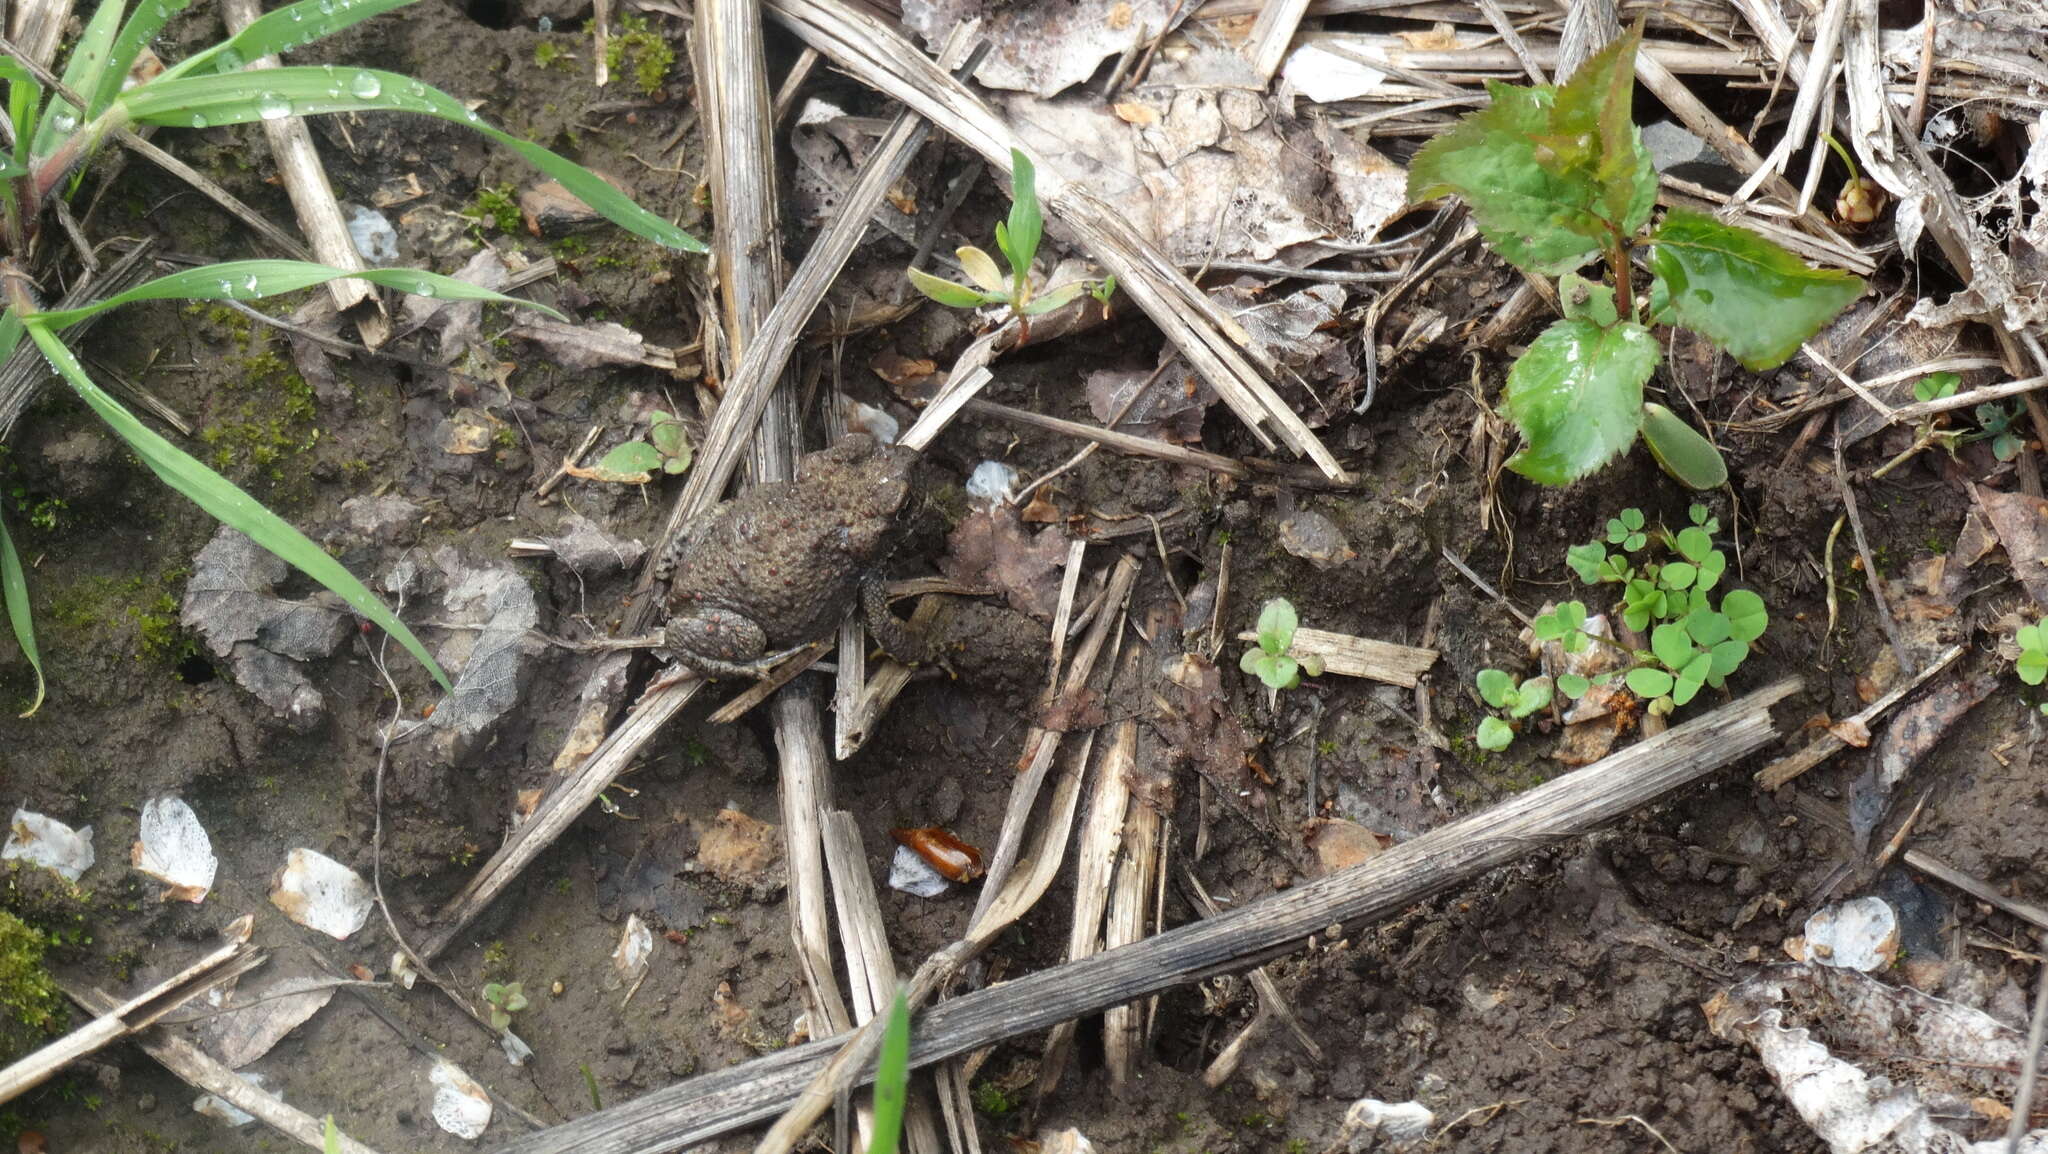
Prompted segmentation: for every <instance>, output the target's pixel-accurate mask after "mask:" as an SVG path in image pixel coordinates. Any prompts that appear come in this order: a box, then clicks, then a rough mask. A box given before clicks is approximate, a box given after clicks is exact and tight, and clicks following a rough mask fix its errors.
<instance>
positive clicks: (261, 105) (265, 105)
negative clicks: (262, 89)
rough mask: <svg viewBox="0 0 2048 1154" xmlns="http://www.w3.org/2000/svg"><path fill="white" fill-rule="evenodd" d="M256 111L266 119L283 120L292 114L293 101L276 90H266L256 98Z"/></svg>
mask: <svg viewBox="0 0 2048 1154" xmlns="http://www.w3.org/2000/svg"><path fill="white" fill-rule="evenodd" d="M256 111H257V113H258V114H259V115H261V116H262V117H263V119H265V120H283V119H284V118H285V117H287V116H290V115H291V114H292V102H291V101H289V100H286V99H285V98H284V97H282V96H279V95H278V94H277V93H275V92H266V93H264V94H263V95H261V96H258V97H257V98H256Z"/></svg>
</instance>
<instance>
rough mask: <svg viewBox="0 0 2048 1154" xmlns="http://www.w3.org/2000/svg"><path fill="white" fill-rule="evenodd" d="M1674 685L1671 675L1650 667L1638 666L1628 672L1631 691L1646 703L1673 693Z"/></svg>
mask: <svg viewBox="0 0 2048 1154" xmlns="http://www.w3.org/2000/svg"><path fill="white" fill-rule="evenodd" d="M1673 683H1674V682H1673V678H1672V676H1671V675H1670V674H1669V673H1666V672H1664V671H1663V670H1661V669H1656V668H1653V667H1651V666H1648V665H1638V666H1636V667H1635V668H1634V669H1631V670H1629V671H1628V688H1629V691H1630V692H1631V693H1634V694H1635V695H1636V696H1637V697H1640V698H1643V699H1644V700H1646V701H1647V700H1649V699H1650V698H1653V697H1662V696H1664V695H1665V694H1667V693H1669V692H1671V686H1672V685H1673Z"/></svg>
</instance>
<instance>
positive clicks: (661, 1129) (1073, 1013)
mask: <svg viewBox="0 0 2048 1154" xmlns="http://www.w3.org/2000/svg"><path fill="white" fill-rule="evenodd" d="M1798 688H1799V682H1798V681H1797V680H1796V679H1791V680H1786V681H1781V682H1778V683H1776V684H1774V685H1771V686H1768V687H1766V688H1764V689H1761V690H1758V691H1757V692H1755V693H1751V694H1749V695H1747V696H1745V697H1742V698H1739V699H1737V700H1735V701H1733V702H1730V703H1729V704H1727V705H1724V706H1722V707H1721V708H1719V709H1717V710H1715V711H1713V712H1712V713H1709V714H1705V715H1703V716H1701V717H1697V718H1694V719H1693V720H1691V721H1688V722H1686V723H1685V724H1683V725H1679V726H1675V727H1673V728H1671V729H1669V730H1667V731H1665V732H1664V733H1663V734H1660V735H1659V736H1657V737H1653V738H1651V739H1649V740H1647V741H1644V742H1641V743H1640V744H1637V745H1634V746H1631V747H1629V748H1628V749H1625V750H1623V751H1621V752H1620V753H1616V754H1612V755H1610V756H1608V757H1606V758H1603V759H1601V760H1600V761H1598V762H1595V763H1594V764H1592V765H1590V766H1587V767H1586V768H1584V769H1582V770H1579V771H1577V772H1575V773H1568V774H1566V775H1564V776H1563V777H1560V778H1557V779H1555V780H1553V781H1549V782H1546V783H1544V784H1543V785H1539V786H1537V787H1536V788H1535V789H1532V790H1530V791H1528V792H1527V793H1523V794H1520V795H1517V796H1515V797H1512V798H1509V799H1508V800H1506V801H1504V802H1502V803H1501V804H1499V805H1497V806H1494V807H1493V808H1491V809H1488V810H1486V811H1485V812H1483V813H1478V814H1474V815H1472V816H1471V817H1467V818H1463V819H1461V820H1459V821H1455V822H1452V823H1450V824H1449V825H1445V826H1441V827H1439V828H1437V829H1435V830H1432V831H1430V832H1429V833H1427V834H1424V835H1423V836H1421V837H1419V838H1416V839H1415V840H1413V841H1410V842H1405V843H1403V844H1401V845H1398V846H1395V847H1394V848H1392V849H1390V850H1388V851H1387V852H1386V853H1384V854H1381V855H1380V856H1378V857H1376V858H1374V859H1372V860H1371V861H1368V862H1366V863H1364V864H1363V865H1359V866H1356V867H1354V868H1352V869H1348V870H1344V871H1342V872H1340V873H1335V874H1331V875H1330V876H1328V877H1324V878H1319V879H1317V880H1315V881H1312V882H1308V883H1306V884H1304V885H1301V886H1298V887H1296V888H1294V889H1291V890H1284V891H1281V892H1279V893H1274V894H1269V895H1267V896H1265V897H1262V898H1258V899H1256V900H1254V901H1250V902H1247V903H1246V904H1244V905H1242V906H1240V907H1238V908H1237V909H1235V910H1231V911H1229V912H1228V913H1225V914H1222V915H1220V916H1218V917H1214V918H1209V919H1206V920H1204V921H1201V922H1196V923H1193V924H1191V925H1185V926H1180V927H1178V928H1176V929H1172V930H1168V931H1167V932H1166V933H1164V934H1161V935H1159V936H1157V937H1153V938H1148V939H1146V940H1145V941H1143V942H1140V943H1138V944H1137V945H1134V946H1127V947H1125V948H1123V949H1120V950H1111V951H1108V952H1106V953H1101V954H1096V955H1095V956H1093V957H1089V958H1084V959H1082V960H1081V961H1078V962H1075V963H1073V964H1071V965H1064V966H1057V967H1054V968H1052V969H1049V970H1042V971H1040V972H1038V973H1035V974H1030V975H1027V976H1025V977H1022V978H1017V979H1015V980H1012V981H1010V982H1006V983H1004V984H1003V985H1000V986H995V987H992V988H990V989H986V990H980V991H977V992H975V993H972V994H967V995H964V996H962V997H959V998H955V999H953V1000H952V1001H950V1002H945V1003H943V1004H941V1005H939V1006H936V1007H934V1008H932V1009H931V1010H929V1011H927V1012H926V1013H924V1014H923V1015H921V1016H920V1017H919V1018H918V1019H917V1022H916V1024H915V1026H914V1027H913V1034H912V1038H911V1061H912V1062H913V1063H914V1064H916V1065H920V1066H922V1065H927V1064H929V1063H932V1062H936V1061H940V1060H942V1059H945V1058H950V1057H952V1056H954V1055H956V1054H963V1053H966V1052H967V1051H969V1050H973V1049H978V1048H980V1047H982V1046H988V1045H992V1044H994V1043H996V1042H999V1041H1001V1040H1003V1039H1005V1038H1014V1037H1017V1036H1019V1035H1022V1034H1030V1033H1034V1032H1036V1031H1038V1030H1043V1029H1046V1028H1048V1027H1051V1026H1054V1025H1057V1024H1058V1023H1060V1022H1063V1021H1066V1020H1068V1019H1070V1018H1077V1017H1081V1016H1083V1015H1086V1014H1094V1013H1100V1012H1101V1011H1103V1010H1105V1009H1107V1008H1109V1007H1110V1006H1114V1005H1119V1004H1121V1003H1124V1002H1128V1001H1132V1000H1133V999H1136V998H1142V997H1145V996H1146V995H1148V994H1153V993H1157V992H1159V991H1161V990H1168V989H1172V988H1174V987H1176V986H1181V985H1186V984H1188V983H1190V982H1195V981H1199V980H1201V979H1202V978H1205V977H1210V976H1212V975H1215V974H1221V973H1230V972H1234V971H1239V970H1245V969H1249V968H1251V967H1253V966H1255V965H1258V964H1259V963H1261V962H1264V961H1267V960H1269V959H1271V958H1275V957H1279V956H1280V955H1282V954H1286V953H1290V952H1292V951H1294V950H1296V949H1298V948H1300V946H1301V944H1302V943H1303V942H1305V941H1306V940H1308V937H1309V936H1310V935H1311V934H1317V933H1321V932H1322V931H1323V930H1324V929H1326V928H1327V927H1328V926H1329V925H1331V924H1332V923H1344V924H1346V925H1358V924H1363V923H1365V922H1368V921H1372V920H1376V919H1379V918H1383V917H1386V916H1388V915H1390V914H1392V913H1395V912H1397V911H1399V910H1401V909H1404V908H1406V907H1407V906H1409V905H1411V904H1413V903H1414V902H1417V901H1420V900H1422V899H1423V898H1426V897H1429V896H1430V895H1432V894H1438V893H1442V892H1443V891H1445V890H1447V889H1450V888H1452V887H1454V886H1457V885H1459V884H1460V883H1463V882H1466V881H1470V880H1471V879H1473V878H1475V877H1477V876H1479V875H1480V874H1482V873H1485V872H1486V871H1487V870H1490V869H1493V868H1495V867H1497V866H1501V865H1505V864H1507V863H1508V862H1511V861H1513V860H1515V859H1516V858H1519V857H1521V856H1523V855H1525V854H1528V853H1530V852H1532V851H1535V850H1538V849H1542V848H1544V847H1546V846H1550V845H1554V844H1556V843H1557V842H1559V841H1562V840H1565V839H1567V838H1571V837H1575V836H1577V835H1579V834H1583V833H1586V832H1587V831H1589V830H1592V829H1594V828H1597V827H1598V826H1600V825H1602V824H1604V823H1606V822H1608V821H1611V820H1613V819H1614V818H1616V817H1619V816H1621V815H1622V814H1625V813H1628V812H1629V811H1631V810H1634V809H1636V808H1638V807H1640V806H1643V805H1647V804H1649V803H1650V802H1653V801H1655V800H1657V799H1658V798H1660V797H1662V796H1664V795H1665V794H1667V793H1669V792H1671V791H1672V790H1675V789H1678V788H1679V787H1681V786H1684V785H1687V784H1689V783H1691V782H1693V781H1696V780H1698V779H1699V778H1701V777H1704V776H1706V775H1707V774H1709V773H1712V772H1714V771H1715V770H1717V769H1720V768H1722V767H1724V766H1727V765H1729V764H1730V763H1732V762H1735V761H1739V760H1741V759H1742V758H1744V757H1747V756H1749V755H1750V754H1753V753H1755V752H1757V751H1758V750H1760V749H1762V748H1763V747H1764V746H1766V745H1767V744H1769V743H1770V742H1771V741H1773V740H1774V739H1775V738H1776V737H1777V729H1776V727H1775V726H1774V725H1773V724H1772V723H1771V718H1770V707H1771V706H1772V705H1774V704H1776V703H1777V702H1779V701H1782V700H1784V699H1785V698H1786V697H1787V696H1789V695H1791V694H1792V693H1794V692H1796V691H1797V690H1798ZM842 1041H843V1040H842V1039H837V1038H828V1039H825V1040H823V1041H819V1042H812V1043H810V1044H808V1045H804V1046H798V1047H793V1048H791V1049H788V1050H783V1051H780V1052H778V1053H775V1054H770V1055H768V1056H767V1057H764V1058H758V1059H755V1060H754V1061H751V1062H746V1063H742V1064H741V1065H738V1066H732V1067H729V1068H727V1069H724V1070H719V1071H715V1072H713V1073H710V1074H705V1075H702V1076H700V1077H697V1078H693V1079H691V1080H690V1081H687V1082H682V1083H678V1084H677V1085H674V1086H669V1087H667V1088H666V1089H662V1090H657V1091H655V1092H654V1093H652V1094H648V1095H646V1096H644V1097H642V1098H639V1099H636V1100H635V1101H632V1102H628V1103H625V1104H623V1105H619V1106H614V1107H611V1108H609V1109H606V1110H600V1111H597V1112H595V1113H592V1114H586V1115H584V1116H583V1117H581V1118H578V1119H576V1120H575V1121H573V1122H568V1123H565V1124H563V1125H561V1126H557V1127H555V1128H553V1129H551V1130H544V1131H542V1132H540V1133H538V1134H531V1135H528V1136H526V1137H524V1138H520V1139H517V1140H515V1141H513V1142H510V1143H507V1144H506V1145H504V1146H500V1147H498V1148H497V1151H496V1154H556V1152H566V1151H571V1150H573V1151H576V1152H577V1154H652V1152H654V1151H658V1150H669V1149H673V1148H675V1147H677V1146H681V1145H688V1144H691V1143H698V1142H706V1141H709V1140H710V1139H712V1138H714V1137H716V1136H718V1135H720V1134H725V1133H729V1132H731V1131H732V1130H734V1129H737V1128H739V1127H741V1126H745V1125H747V1124H748V1123H750V1122H753V1121H756V1120H758V1119H761V1118H765V1117H768V1116H770V1115H772V1114H774V1113H775V1112H776V1111H778V1110H780V1109H782V1108H783V1107H785V1106H786V1105H787V1104H788V1103H789V1102H790V1101H792V1100H793V1099H794V1098H795V1096H796V1095H797V1094H798V1093H799V1092H800V1091H801V1089H802V1088H803V1087H804V1086H805V1085H807V1084H808V1083H809V1081H810V1080H811V1078H812V1077H813V1076H814V1075H815V1074H816V1073H817V1072H818V1070H819V1069H821V1068H822V1067H823V1066H824V1065H825V1064H826V1063H827V1062H829V1061H831V1059H832V1056H833V1054H834V1053H835V1052H836V1050H837V1049H838V1047H839V1046H840V1045H841V1044H842Z"/></svg>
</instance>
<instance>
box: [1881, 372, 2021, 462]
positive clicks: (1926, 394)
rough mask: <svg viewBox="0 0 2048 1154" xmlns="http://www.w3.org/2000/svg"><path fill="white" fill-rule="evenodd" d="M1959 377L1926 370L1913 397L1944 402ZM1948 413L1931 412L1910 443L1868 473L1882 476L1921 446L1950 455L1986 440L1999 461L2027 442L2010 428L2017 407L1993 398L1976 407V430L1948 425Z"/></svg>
mask: <svg viewBox="0 0 2048 1154" xmlns="http://www.w3.org/2000/svg"><path fill="white" fill-rule="evenodd" d="M1962 383H1963V378H1962V377H1960V376H1958V375H1956V374H1955V373H1950V372H1940V373H1929V374H1927V375H1926V376H1924V377H1921V378H1920V379H1919V380H1917V381H1915V382H1913V399H1914V400H1915V401H1917V402H1919V403H1921V404H1925V403H1927V402H1928V401H1945V400H1947V399H1948V398H1950V397H1953V396H1955V395H1956V390H1957V389H1959V388H1961V387H1962ZM1948 417H1949V414H1948V413H1945V412H1943V413H1933V414H1930V415H1929V416H1928V417H1927V419H1926V420H1924V421H1922V422H1920V424H1919V425H1917V426H1915V427H1914V429H1913V443H1912V444H1910V445H1908V446H1906V448H1905V449H1904V450H1902V451H1901V452H1900V453H1899V455H1898V456H1896V457H1893V458H1892V459H1891V460H1889V461H1886V462H1885V463H1884V464H1882V465H1880V466H1878V467H1877V469H1876V470H1875V471H1873V472H1872V473H1871V474H1870V475H1871V477H1872V478H1877V477H1883V476H1885V475H1887V474H1889V473H1890V472H1891V471H1892V470H1894V469H1896V468H1898V467H1899V466H1900V465H1903V464H1905V463H1906V462H1907V461H1910V460H1912V459H1913V457H1915V456H1916V455H1918V454H1919V452H1920V451H1921V450H1922V449H1933V448H1938V449H1943V450H1946V451H1947V452H1948V454H1949V455H1950V456H1951V457H1953V456H1954V455H1955V452H1956V450H1957V449H1959V448H1961V447H1962V446H1964V445H1967V444H1969V443H1971V442H1972V441H1990V442H1991V455H1992V456H1994V457H1996V458H1998V459H1999V460H2000V461H2010V460H2012V459H2013V458H2014V457H2017V456H2019V455H2020V450H2021V449H2023V448H2025V447H2026V445H2027V438H2026V436H2025V434H2023V433H2021V432H2019V431H2017V430H2016V429H2015V428H2014V424H2015V423H2016V420H2017V417H2018V410H2017V408H2008V407H2007V406H2005V405H2001V404H1999V403H1998V402H1996V401H1986V402H1985V403H1983V404H1981V405H1978V406H1977V408H1976V417H1977V429H1976V430H1975V431H1974V432H1973V431H1970V430H1967V429H1957V428H1952V427H1950V425H1949V423H1948Z"/></svg>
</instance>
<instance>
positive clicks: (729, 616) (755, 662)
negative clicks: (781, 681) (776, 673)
mask: <svg viewBox="0 0 2048 1154" xmlns="http://www.w3.org/2000/svg"><path fill="white" fill-rule="evenodd" d="M662 639H663V641H664V642H665V643H666V644H667V646H668V648H669V649H670V650H671V651H673V652H674V653H675V655H676V657H677V659H678V660H680V661H681V662H682V663H683V664H685V665H687V666H689V667H690V668H692V669H695V670H696V671H698V672H699V673H702V674H704V675H705V676H706V677H738V678H758V677H760V676H761V675H762V674H764V673H766V672H767V671H768V667H769V666H770V665H772V664H774V663H775V660H776V658H777V657H778V656H780V655H779V654H778V655H771V654H766V653H764V652H763V651H764V650H766V649H767V648H768V635H767V634H766V633H764V632H762V630H761V627H760V626H759V625H757V624H755V623H754V622H753V621H752V620H751V619H750V618H747V617H745V616H742V615H741V614H738V613H734V612H733V611H732V610H730V609H714V608H704V609H700V610H698V611H697V612H696V613H692V614H689V615H688V616H684V617H673V618H670V619H669V623H668V625H667V627H666V628H664V629H663V630H662Z"/></svg>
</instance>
